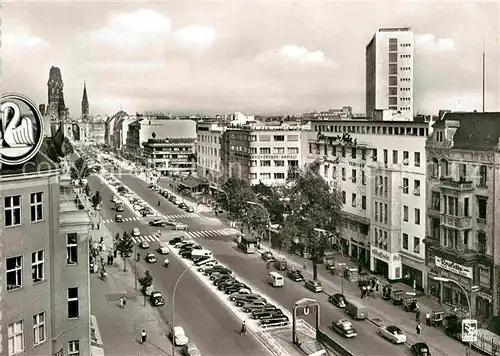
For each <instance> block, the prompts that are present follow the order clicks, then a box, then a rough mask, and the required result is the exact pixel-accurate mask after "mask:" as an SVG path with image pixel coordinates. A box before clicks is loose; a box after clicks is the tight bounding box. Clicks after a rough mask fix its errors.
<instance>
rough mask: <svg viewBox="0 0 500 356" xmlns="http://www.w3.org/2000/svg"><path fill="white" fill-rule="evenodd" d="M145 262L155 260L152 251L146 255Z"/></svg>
mask: <svg viewBox="0 0 500 356" xmlns="http://www.w3.org/2000/svg"><path fill="white" fill-rule="evenodd" d="M145 260H146V262H148V263H155V262H156V256H155V254H154V253H152V252H150V253H148V254H147V255H146V257H145Z"/></svg>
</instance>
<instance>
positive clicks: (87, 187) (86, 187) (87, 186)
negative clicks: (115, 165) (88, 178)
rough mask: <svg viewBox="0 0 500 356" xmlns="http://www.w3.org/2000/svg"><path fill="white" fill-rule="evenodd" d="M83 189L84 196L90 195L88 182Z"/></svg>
mask: <svg viewBox="0 0 500 356" xmlns="http://www.w3.org/2000/svg"><path fill="white" fill-rule="evenodd" d="M83 191H84V193H85V195H86V196H88V197H89V196H90V186H89V184H88V183H87V184H85V188H83Z"/></svg>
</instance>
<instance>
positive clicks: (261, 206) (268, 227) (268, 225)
mask: <svg viewBox="0 0 500 356" xmlns="http://www.w3.org/2000/svg"><path fill="white" fill-rule="evenodd" d="M247 204H249V205H255V206H258V207H260V208H261V209H262V210H264V211H265V213H266V215H267V239H268V240H269V251H271V216H270V215H269V211H267V209H266V207H265V206H264V205H262V204H261V203H256V202H254V201H247Z"/></svg>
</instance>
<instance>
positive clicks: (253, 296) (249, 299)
mask: <svg viewBox="0 0 500 356" xmlns="http://www.w3.org/2000/svg"><path fill="white" fill-rule="evenodd" d="M256 300H263V301H266V300H265V299H264V298H262V296H260V295H258V294H249V295H247V296H245V297H238V298H236V300H235V302H236V306H238V307H242V306H244V305H245V304H246V303H253V302H255V301H256Z"/></svg>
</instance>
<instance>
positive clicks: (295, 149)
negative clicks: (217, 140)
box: [231, 146, 299, 155]
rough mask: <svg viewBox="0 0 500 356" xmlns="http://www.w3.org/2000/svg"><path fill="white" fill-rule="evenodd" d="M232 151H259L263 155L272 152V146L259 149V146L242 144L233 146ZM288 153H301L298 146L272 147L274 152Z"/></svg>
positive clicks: (251, 152)
mask: <svg viewBox="0 0 500 356" xmlns="http://www.w3.org/2000/svg"><path fill="white" fill-rule="evenodd" d="M231 151H237V152H246V153H250V154H257V152H258V153H259V154H261V155H269V154H271V147H261V148H259V150H258V151H257V147H242V146H231ZM285 152H286V153H287V154H290V155H296V154H299V148H298V147H273V148H272V153H273V154H285Z"/></svg>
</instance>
